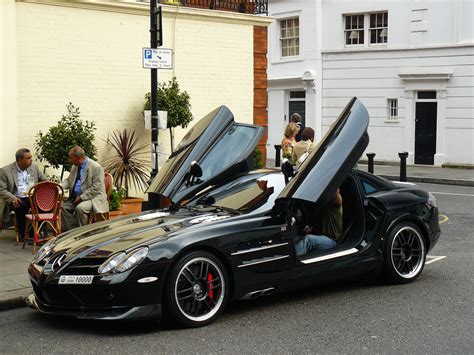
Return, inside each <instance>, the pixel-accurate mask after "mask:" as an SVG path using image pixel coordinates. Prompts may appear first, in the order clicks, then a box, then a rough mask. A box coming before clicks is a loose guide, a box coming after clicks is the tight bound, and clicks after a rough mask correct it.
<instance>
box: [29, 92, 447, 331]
mask: <svg viewBox="0 0 474 355" xmlns="http://www.w3.org/2000/svg"><path fill="white" fill-rule="evenodd" d="M368 123H369V118H368V113H367V111H366V109H365V107H364V106H363V105H362V103H361V102H360V101H359V100H357V99H356V98H354V99H352V100H351V102H350V103H349V104H348V105H347V107H346V108H345V109H344V111H343V112H342V114H341V115H340V116H339V118H338V119H337V120H336V122H335V123H334V124H333V126H332V127H331V129H330V130H329V131H328V133H327V134H326V135H325V137H324V138H323V140H322V141H321V143H320V144H319V145H318V146H317V147H316V148H315V149H314V150H313V151H312V152H311V154H310V155H309V156H308V158H307V159H306V160H305V161H304V162H303V164H302V165H301V166H300V168H299V170H298V172H297V173H296V174H295V175H294V177H293V178H292V179H291V180H290V181H289V182H288V184H285V179H284V177H283V175H282V173H281V172H276V171H272V170H268V169H267V170H258V171H252V172H249V166H250V164H251V156H252V152H253V151H254V148H255V146H256V144H257V142H258V140H259V138H260V137H261V135H262V133H263V129H262V128H261V127H256V126H252V125H245V124H239V123H236V122H234V119H233V115H232V113H231V112H230V111H229V110H228V109H227V108H226V107H224V106H222V107H220V108H218V109H216V110H214V111H213V112H211V113H210V114H209V115H207V116H206V117H204V118H203V119H202V120H200V121H199V122H198V123H197V124H196V125H195V126H194V127H193V128H192V129H191V130H190V131H189V132H188V133H187V134H186V136H185V137H184V139H183V140H182V142H181V143H180V145H179V146H178V148H177V149H176V151H175V152H174V153H173V155H172V156H171V157H170V158H169V159H168V160H167V162H166V163H165V164H164V166H163V167H162V168H161V170H160V172H159V174H158V175H157V176H156V178H155V179H154V181H153V183H152V184H151V186H150V188H149V191H151V192H156V193H157V194H159V196H160V203H161V204H162V205H163V204H167V205H168V207H164V208H161V209H156V210H152V211H147V212H143V213H140V214H136V215H132V216H126V217H123V218H121V219H117V220H113V221H106V222H101V223H97V224H92V225H88V226H84V227H81V228H77V229H75V230H72V231H70V232H67V233H64V234H63V235H61V236H60V237H59V238H56V239H54V240H51V241H50V242H48V243H47V244H45V245H44V246H43V247H42V248H41V249H40V250H39V251H38V253H37V254H36V256H35V258H34V259H33V261H32V263H31V264H30V266H29V269H28V271H29V275H30V278H31V282H32V284H33V288H34V293H33V294H32V295H31V296H30V297H29V301H30V304H31V305H32V306H33V307H35V308H37V309H38V310H40V311H41V312H44V313H53V314H61V315H72V316H76V317H78V318H94V319H109V320H110V319H130V318H141V317H152V316H158V317H159V316H161V315H163V316H165V317H166V318H168V319H172V320H174V321H177V322H178V323H180V324H181V325H184V326H191V327H194V326H202V325H206V324H208V323H210V322H212V321H213V320H214V319H215V318H216V317H218V316H219V314H220V313H221V312H222V311H223V309H224V307H225V305H226V304H227V303H228V302H229V301H230V300H236V299H250V298H254V297H259V296H264V295H268V294H270V293H273V292H280V291H284V290H292V289H295V288H296V287H302V286H305V285H309V284H313V283H315V282H325V281H327V280H334V279H336V278H347V277H354V276H357V275H363V274H368V273H369V274H373V275H377V274H379V273H383V275H385V277H386V278H387V279H388V280H390V281H392V282H395V283H406V282H410V281H413V280H414V279H416V278H417V277H418V276H419V275H420V273H421V272H422V270H423V266H424V263H425V258H426V254H427V252H428V251H429V250H430V249H431V248H433V247H434V245H435V244H436V242H437V240H438V238H439V235H440V228H439V224H438V209H437V207H436V201H435V199H434V198H433V196H432V195H430V194H429V193H427V192H425V191H422V190H419V189H418V188H416V187H414V186H400V185H397V184H394V183H392V182H390V181H387V180H384V179H381V178H379V177H377V176H374V175H372V174H369V173H365V172H362V171H358V170H356V169H354V165H355V164H356V162H357V160H358V159H359V157H360V156H361V154H362V153H363V151H364V149H365V148H366V146H367V144H368V140H369V138H368V134H367V127H368ZM337 188H339V189H340V192H341V195H342V208H343V217H342V219H343V221H342V231H341V238H340V239H339V242H338V243H337V245H336V246H335V247H334V248H332V249H329V250H325V251H320V250H319V251H318V250H313V251H311V252H309V253H307V254H303V255H297V254H296V253H295V239H296V238H301V236H300V235H299V234H300V233H301V229H302V228H301V227H302V226H303V227H304V226H306V225H314V226H317V225H318V224H319V223H320V222H321V221H320V219H321V217H320V216H322V214H323V212H324V210H325V208H326V207H327V205H328V203H329V202H330V200H331V199H332V196H333V195H334V193H335V191H336V190H337Z"/></svg>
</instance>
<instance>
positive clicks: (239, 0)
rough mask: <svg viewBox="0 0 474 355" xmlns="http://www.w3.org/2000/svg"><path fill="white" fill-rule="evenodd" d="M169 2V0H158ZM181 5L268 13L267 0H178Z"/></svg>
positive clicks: (246, 12) (258, 13)
mask: <svg viewBox="0 0 474 355" xmlns="http://www.w3.org/2000/svg"><path fill="white" fill-rule="evenodd" d="M159 2H160V3H163V4H166V3H169V2H170V1H169V0H160V1H159ZM176 2H180V3H181V5H182V6H187V7H196V8H201V9H211V10H222V11H232V12H240V13H244V14H257V15H260V14H266V15H268V0H180V1H176Z"/></svg>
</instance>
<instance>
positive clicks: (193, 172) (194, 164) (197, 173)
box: [189, 160, 202, 178]
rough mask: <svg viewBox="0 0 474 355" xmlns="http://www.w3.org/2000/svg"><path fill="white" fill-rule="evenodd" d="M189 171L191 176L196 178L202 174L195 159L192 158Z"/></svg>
mask: <svg viewBox="0 0 474 355" xmlns="http://www.w3.org/2000/svg"><path fill="white" fill-rule="evenodd" d="M189 171H190V172H191V176H194V177H198V178H199V177H201V176H202V168H201V166H200V165H199V164H198V162H197V161H196V160H193V161H192V162H191V167H190V168H189Z"/></svg>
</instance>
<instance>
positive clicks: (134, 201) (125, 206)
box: [120, 197, 143, 214]
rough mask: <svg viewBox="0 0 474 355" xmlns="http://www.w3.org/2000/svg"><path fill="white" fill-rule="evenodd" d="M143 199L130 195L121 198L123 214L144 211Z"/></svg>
mask: <svg viewBox="0 0 474 355" xmlns="http://www.w3.org/2000/svg"><path fill="white" fill-rule="evenodd" d="M142 203H143V199H142V198H139V197H128V198H123V199H121V200H120V211H121V212H122V214H133V213H138V212H141V211H142Z"/></svg>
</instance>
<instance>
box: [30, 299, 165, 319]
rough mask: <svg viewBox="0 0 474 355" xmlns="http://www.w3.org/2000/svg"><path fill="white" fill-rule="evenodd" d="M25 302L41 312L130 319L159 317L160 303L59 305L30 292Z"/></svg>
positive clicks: (86, 317) (82, 317)
mask: <svg viewBox="0 0 474 355" xmlns="http://www.w3.org/2000/svg"><path fill="white" fill-rule="evenodd" d="M26 303H27V305H28V306H30V307H31V308H34V309H37V310H38V311H40V312H41V313H46V314H55V315H62V316H72V317H76V318H80V319H99V320H121V319H123V320H125V319H126V320H131V319H147V318H161V305H160V304H152V305H146V306H137V307H123V306H114V307H104V308H88V307H61V306H50V305H47V304H45V303H43V302H41V301H40V300H39V299H38V297H36V295H35V294H34V293H32V294H30V295H29V296H28V298H27V300H26Z"/></svg>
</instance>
